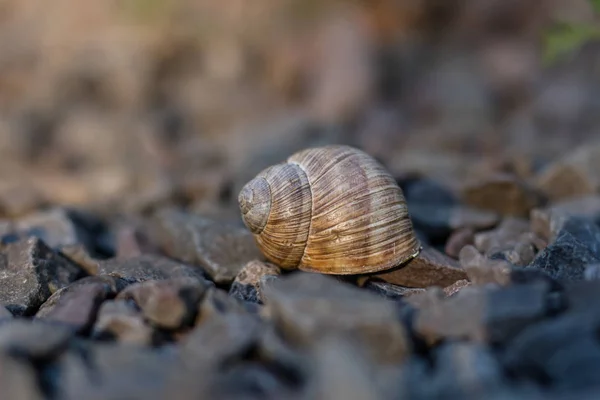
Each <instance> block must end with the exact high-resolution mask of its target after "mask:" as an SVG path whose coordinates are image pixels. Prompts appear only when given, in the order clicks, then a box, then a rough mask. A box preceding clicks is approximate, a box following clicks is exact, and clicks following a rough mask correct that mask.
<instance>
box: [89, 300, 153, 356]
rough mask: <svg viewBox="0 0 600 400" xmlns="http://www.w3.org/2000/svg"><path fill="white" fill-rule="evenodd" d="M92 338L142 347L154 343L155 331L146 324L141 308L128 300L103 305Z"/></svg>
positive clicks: (109, 301) (107, 302) (108, 301)
mask: <svg viewBox="0 0 600 400" xmlns="http://www.w3.org/2000/svg"><path fill="white" fill-rule="evenodd" d="M91 336H92V337H93V338H97V339H99V340H116V341H118V342H120V343H125V344H127V343H129V344H134V345H142V346H146V345H151V344H153V343H154V342H153V340H154V329H153V328H152V327H151V326H150V325H148V324H147V323H146V321H145V319H144V316H143V315H142V313H141V311H140V310H139V308H138V307H137V306H136V305H135V304H134V303H133V302H131V301H128V300H107V301H105V302H104V303H102V305H101V307H100V309H99V310H98V317H97V319H96V322H95V324H94V327H93V331H92V335H91Z"/></svg>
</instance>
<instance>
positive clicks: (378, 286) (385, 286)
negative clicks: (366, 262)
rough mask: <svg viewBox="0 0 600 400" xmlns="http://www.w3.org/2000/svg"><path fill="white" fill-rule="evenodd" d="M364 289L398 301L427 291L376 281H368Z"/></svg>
mask: <svg viewBox="0 0 600 400" xmlns="http://www.w3.org/2000/svg"><path fill="white" fill-rule="evenodd" d="M363 287H364V288H365V289H366V290H368V291H370V292H374V293H376V294H378V295H380V296H382V297H384V298H386V299H390V300H398V299H401V298H404V297H409V296H412V295H414V294H417V293H422V292H424V291H425V289H423V288H407V287H404V286H398V285H392V284H391V283H387V282H378V281H375V280H368V281H367V282H366V283H365V284H364V286H363Z"/></svg>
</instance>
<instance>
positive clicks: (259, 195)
mask: <svg viewBox="0 0 600 400" xmlns="http://www.w3.org/2000/svg"><path fill="white" fill-rule="evenodd" d="M238 203H239V206H240V211H241V212H242V220H243V221H244V224H245V225H246V227H247V228H248V229H250V232H252V233H254V234H260V233H261V232H262V231H263V230H264V228H265V225H267V221H268V220H269V214H270V213H271V188H270V187H269V183H268V182H267V180H266V179H265V178H263V177H260V176H259V177H256V178H254V179H252V180H251V181H250V182H248V183H247V184H246V185H244V187H243V188H242V190H241V191H240V194H239V196H238Z"/></svg>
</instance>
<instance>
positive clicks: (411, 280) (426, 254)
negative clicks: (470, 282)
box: [373, 247, 467, 288]
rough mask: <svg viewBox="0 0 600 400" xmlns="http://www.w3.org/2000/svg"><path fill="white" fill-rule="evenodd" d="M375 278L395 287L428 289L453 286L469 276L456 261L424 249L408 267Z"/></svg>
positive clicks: (431, 249)
mask: <svg viewBox="0 0 600 400" xmlns="http://www.w3.org/2000/svg"><path fill="white" fill-rule="evenodd" d="M373 277H374V278H377V279H380V280H383V281H385V282H388V283H392V284H394V285H399V286H406V287H411V288H426V287H428V286H435V285H437V286H441V287H445V286H448V285H451V284H453V283H454V282H456V281H459V280H461V279H466V278H467V274H466V271H465V270H464V269H463V268H462V267H461V266H460V264H459V263H458V262H457V261H456V260H454V259H452V258H450V257H448V256H446V255H445V254H444V253H441V252H439V251H437V250H436V249H434V248H432V247H424V248H423V250H422V251H421V253H420V254H419V256H418V257H417V258H415V259H414V260H412V261H410V262H409V263H407V264H406V265H404V266H402V267H400V268H397V269H393V270H390V271H384V272H381V273H377V274H374V275H373Z"/></svg>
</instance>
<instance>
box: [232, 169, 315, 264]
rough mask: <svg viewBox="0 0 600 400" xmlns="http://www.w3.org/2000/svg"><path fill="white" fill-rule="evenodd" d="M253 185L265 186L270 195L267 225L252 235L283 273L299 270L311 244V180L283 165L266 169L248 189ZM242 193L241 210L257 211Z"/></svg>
mask: <svg viewBox="0 0 600 400" xmlns="http://www.w3.org/2000/svg"><path fill="white" fill-rule="evenodd" d="M253 181H258V182H261V185H262V182H264V183H266V185H267V186H268V189H269V194H270V202H269V213H268V216H267V217H266V220H265V224H264V225H263V226H262V229H261V230H260V231H257V232H253V233H254V234H255V238H256V241H257V242H258V244H259V246H260V248H261V250H262V252H263V254H264V255H265V256H266V257H267V258H268V259H269V260H270V261H271V262H273V263H275V264H277V265H279V266H280V267H281V268H284V269H294V268H297V267H298V265H299V264H300V261H301V259H302V257H303V255H304V251H305V248H306V244H307V241H308V234H309V228H310V221H311V213H312V195H311V191H310V186H309V184H308V177H307V176H306V174H305V172H304V171H303V170H302V168H300V167H299V166H298V165H295V164H289V163H283V164H277V165H274V166H272V167H269V168H267V169H265V170H264V171H262V172H261V173H260V174H259V175H258V176H257V177H256V178H254V179H253V180H252V181H250V182H249V183H248V184H247V185H250V183H251V182H253ZM243 192H244V189H242V191H241V192H240V198H239V199H238V200H240V208H241V209H243V208H254V207H256V205H255V203H254V201H253V200H248V199H249V197H247V196H246V195H242V193H243ZM242 212H243V210H242ZM246 215H247V214H246ZM262 216H264V214H263V215H262Z"/></svg>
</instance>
